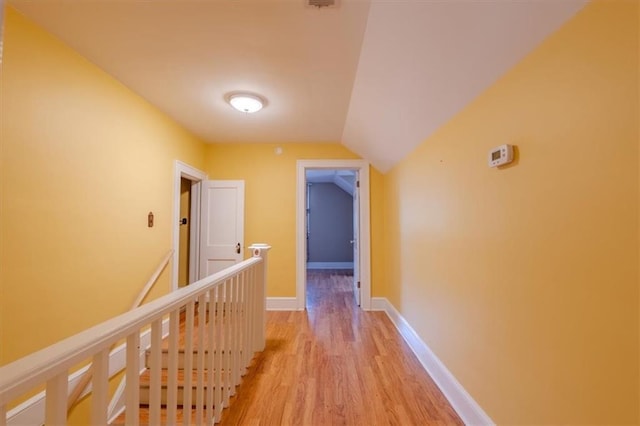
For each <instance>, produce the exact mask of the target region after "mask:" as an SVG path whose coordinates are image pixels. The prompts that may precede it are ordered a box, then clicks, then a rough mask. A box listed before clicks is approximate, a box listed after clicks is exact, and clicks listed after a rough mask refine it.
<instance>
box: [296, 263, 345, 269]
mask: <svg viewBox="0 0 640 426" xmlns="http://www.w3.org/2000/svg"><path fill="white" fill-rule="evenodd" d="M307 269H353V262H307Z"/></svg>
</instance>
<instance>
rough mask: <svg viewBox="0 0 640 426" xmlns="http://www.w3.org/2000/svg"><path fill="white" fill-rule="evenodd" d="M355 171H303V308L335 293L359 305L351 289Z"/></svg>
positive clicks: (354, 249)
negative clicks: (304, 278) (304, 261)
mask: <svg viewBox="0 0 640 426" xmlns="http://www.w3.org/2000/svg"><path fill="white" fill-rule="evenodd" d="M357 174H358V172H357V170H351V169H307V170H306V174H305V179H306V186H307V194H306V203H307V209H306V213H307V216H306V221H305V222H306V238H307V252H306V257H307V259H306V260H307V261H306V267H307V271H306V278H307V287H306V306H307V308H311V307H312V306H314V305H318V304H320V303H322V302H323V301H322V300H321V298H323V297H327V296H330V297H332V296H335V295H338V294H339V293H341V294H343V295H345V296H346V297H345V301H347V303H354V304H357V305H359V302H360V301H359V300H358V299H359V298H358V297H357V296H358V295H359V291H357V288H354V280H355V279H357V277H354V265H355V264H356V263H357V262H354V259H356V258H357V257H358V254H357V244H356V242H357V237H356V234H357V233H356V230H357V228H358V215H357V214H354V212H357V206H354V200H355V197H356V195H357V194H356V192H357V186H356V185H357V181H358V178H357ZM354 207H355V209H354ZM351 293H353V295H352V294H351Z"/></svg>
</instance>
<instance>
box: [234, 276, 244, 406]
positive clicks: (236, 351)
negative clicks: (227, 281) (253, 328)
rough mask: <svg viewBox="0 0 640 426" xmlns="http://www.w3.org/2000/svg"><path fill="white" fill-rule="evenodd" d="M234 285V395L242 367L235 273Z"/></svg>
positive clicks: (238, 302)
mask: <svg viewBox="0 0 640 426" xmlns="http://www.w3.org/2000/svg"><path fill="white" fill-rule="evenodd" d="M234 281H235V287H234V300H235V303H234V304H233V316H234V321H233V324H234V331H233V335H234V337H233V364H234V367H233V372H234V374H235V378H234V380H233V384H234V389H233V394H234V395H235V393H236V391H235V386H238V385H239V384H240V372H241V369H242V358H241V356H240V348H241V346H242V340H241V339H242V320H241V317H240V294H241V292H240V285H241V283H240V277H239V276H238V275H236V276H235V277H234Z"/></svg>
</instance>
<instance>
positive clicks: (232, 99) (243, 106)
mask: <svg viewBox="0 0 640 426" xmlns="http://www.w3.org/2000/svg"><path fill="white" fill-rule="evenodd" d="M229 103H230V104H231V106H232V107H234V108H235V109H237V110H238V111H240V112H246V113H247V114H251V113H254V112H257V111H260V110H261V109H262V106H263V105H264V101H263V100H262V98H260V96H257V95H252V94H249V93H234V94H232V95H230V96H229Z"/></svg>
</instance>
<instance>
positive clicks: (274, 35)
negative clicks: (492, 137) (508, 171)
mask: <svg viewBox="0 0 640 426" xmlns="http://www.w3.org/2000/svg"><path fill="white" fill-rule="evenodd" d="M585 3H586V1H584V0H562V1H542V0H520V1H507V0H504V1H502V0H497V1H486V2H485V1H472V0H470V1H455V0H449V1H447V0H443V1H420V0H404V1H400V0H397V1H393V0H392V1H388V0H386V1H376V0H374V1H372V2H369V1H368V0H341V1H340V2H339V6H338V7H336V8H322V9H317V8H310V7H307V6H305V4H304V1H303V0H156V1H139V0H119V1H113V0H94V1H85V0H63V1H60V0H47V1H33V0H10V1H9V4H10V5H11V6H13V7H15V8H16V9H17V10H18V11H20V12H21V13H23V14H24V15H26V16H28V17H29V18H31V19H32V20H34V21H35V22H36V23H38V24H39V25H41V26H42V27H44V28H45V29H47V30H48V31H49V32H51V33H52V34H54V35H56V36H57V37H59V38H60V39H61V40H63V41H64V42H65V43H67V44H68V45H70V46H71V47H72V48H74V49H75V50H77V51H78V52H79V53H80V54H82V55H84V56H85V57H87V58H88V59H89V60H91V61H93V62H94V63H95V64H97V65H98V66H99V67H100V68H102V69H103V70H105V71H106V72H108V73H110V74H111V75H113V76H114V77H115V78H117V79H118V80H120V81H121V82H122V83H124V84H125V85H127V86H128V87H129V88H131V89H132V90H134V91H135V92H137V93H138V94H140V95H141V96H143V97H144V98H146V99H147V100H149V101H150V102H151V103H153V104H154V105H156V106H157V107H158V108H159V109H161V110H162V111H164V112H166V113H167V114H168V115H170V116H171V117H173V118H174V119H175V120H176V121H178V122H179V123H181V124H183V125H184V126H185V127H186V128H188V129H190V130H191V131H192V132H193V133H195V134H197V135H199V136H200V137H201V138H202V139H203V140H204V141H205V142H254V143H255V142H257V143H259V142H277V143H284V142H336V141H341V142H343V143H344V144H345V145H346V146H347V147H349V148H350V149H352V150H353V151H354V152H356V153H357V154H359V155H361V156H362V157H363V158H365V159H367V160H369V161H370V162H371V163H372V164H373V165H374V166H375V167H376V168H378V169H379V170H381V171H383V172H384V171H387V170H389V168H391V167H392V166H393V165H394V164H396V163H397V162H398V161H399V160H400V159H402V158H403V157H404V156H405V155H406V154H407V153H409V152H410V151H411V150H412V149H413V148H414V147H416V146H417V145H418V144H419V143H420V142H422V141H423V140H424V139H425V138H427V137H428V136H429V135H430V134H431V133H432V132H433V131H435V130H436V129H437V128H438V127H439V126H440V125H442V124H443V123H444V122H445V121H446V120H448V119H449V118H450V117H451V116H453V115H454V114H455V113H457V112H458V111H459V110H460V109H461V108H462V107H464V105H466V104H467V103H468V102H470V101H471V100H472V99H473V98H474V97H475V96H477V95H478V94H479V93H480V92H481V91H482V90H483V89H485V88H486V87H487V86H489V85H490V84H491V83H493V82H494V81H495V80H497V79H498V78H499V77H500V76H501V75H502V74H504V72H505V71H506V70H508V69H509V68H510V67H512V66H513V65H514V64H515V63H516V62H517V61H518V60H519V59H521V58H522V57H524V56H525V55H526V53H527V52H529V51H530V50H531V49H533V48H534V47H535V46H536V45H537V44H538V43H540V42H541V41H542V40H543V39H544V37H545V36H547V35H548V34H549V33H551V32H552V31H554V30H555V29H557V28H558V27H559V26H561V25H562V23H563V22H565V21H566V20H567V19H569V18H570V17H571V16H573V15H574V14H575V13H576V12H577V11H578V10H579V9H580V8H581V7H582V6H584V4H585ZM239 90H244V91H250V92H254V93H257V94H260V95H262V96H263V97H265V98H266V99H267V102H268V104H267V106H266V108H264V109H263V110H262V111H260V112H259V113H256V114H251V115H247V114H242V113H239V112H236V111H234V110H232V109H231V107H230V106H229V105H228V104H227V103H226V101H225V96H226V95H227V94H228V93H230V92H233V91H239Z"/></svg>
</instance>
